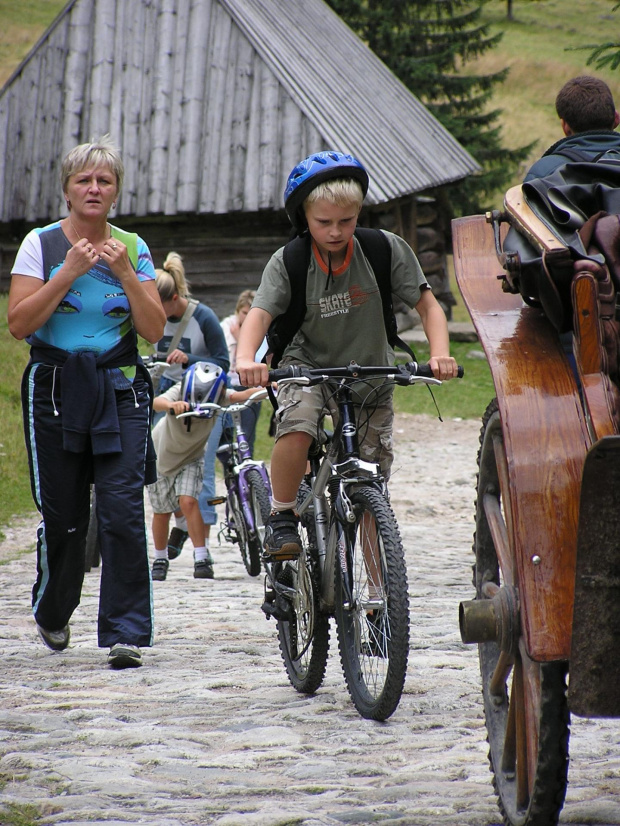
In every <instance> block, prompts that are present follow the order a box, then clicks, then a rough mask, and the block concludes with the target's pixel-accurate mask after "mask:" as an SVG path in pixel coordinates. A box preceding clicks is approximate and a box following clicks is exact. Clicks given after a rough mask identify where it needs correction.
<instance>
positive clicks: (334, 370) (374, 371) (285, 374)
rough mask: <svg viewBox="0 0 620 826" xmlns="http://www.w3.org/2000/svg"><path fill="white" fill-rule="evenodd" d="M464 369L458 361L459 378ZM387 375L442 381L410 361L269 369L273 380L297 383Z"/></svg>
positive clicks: (398, 380)
mask: <svg viewBox="0 0 620 826" xmlns="http://www.w3.org/2000/svg"><path fill="white" fill-rule="evenodd" d="M464 373H465V371H464V370H463V367H462V366H461V365H459V368H458V373H457V378H459V379H462V378H463V375H464ZM369 378H387V379H391V380H392V381H394V383H395V384H401V385H409V384H416V383H420V382H421V383H423V384H441V383H442V382H441V381H440V380H439V379H436V378H434V376H433V371H432V370H431V368H430V367H429V365H428V364H418V362H416V361H410V362H408V363H407V364H397V365H394V366H393V367H386V366H380V367H372V366H369V367H366V366H365V367H362V366H360V365H359V364H355V362H352V363H351V364H347V365H346V366H345V367H325V368H310V367H302V366H301V365H297V364H291V365H289V366H288V367H279V368H278V369H277V370H270V371H269V381H270V382H294V383H296V384H306V385H314V384H321V383H322V382H324V381H328V380H329V379H369Z"/></svg>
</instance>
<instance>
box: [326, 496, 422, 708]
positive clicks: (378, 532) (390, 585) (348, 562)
mask: <svg viewBox="0 0 620 826" xmlns="http://www.w3.org/2000/svg"><path fill="white" fill-rule="evenodd" d="M350 499H351V504H352V505H353V510H354V512H355V522H354V523H353V524H352V525H351V526H348V527H346V528H345V529H344V531H343V534H342V539H343V540H344V551H345V553H344V558H343V555H342V554H341V555H340V561H339V562H338V563H337V565H336V606H335V609H336V623H337V627H338V646H339V649H340V660H341V663H342V670H343V672H344V677H345V680H346V683H347V688H348V690H349V694H350V695H351V699H352V700H353V703H354V705H355V708H356V709H357V710H358V711H359V713H360V714H361V715H362V717H366V718H368V719H370V720H386V719H387V718H388V717H389V716H390V715H391V714H393V713H394V711H395V710H396V708H397V706H398V703H399V702H400V697H401V694H402V691H403V686H404V684H405V675H406V672H407V657H408V653H409V596H408V588H407V571H406V567H405V557H404V553H403V546H402V543H401V539H400V533H399V530H398V524H397V522H396V517H395V516H394V513H393V511H392V509H391V508H390V506H389V504H388V502H387V501H386V499H385V496H384V495H383V494H382V493H381V491H379V490H377V489H376V488H371V487H361V488H358V489H357V490H356V491H354V492H353V493H352V494H351V497H350Z"/></svg>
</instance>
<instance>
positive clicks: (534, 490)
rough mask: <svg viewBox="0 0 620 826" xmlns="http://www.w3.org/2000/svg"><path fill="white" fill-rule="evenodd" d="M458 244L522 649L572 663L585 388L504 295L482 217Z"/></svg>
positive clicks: (542, 326)
mask: <svg viewBox="0 0 620 826" xmlns="http://www.w3.org/2000/svg"><path fill="white" fill-rule="evenodd" d="M453 238H454V263H455V270H456V276H457V282H458V285H459V288H460V290H461V293H462V295H463V298H464V301H465V303H466V305H467V307H468V309H469V311H470V314H471V316H472V320H473V323H474V325H475V327H476V330H477V333H478V336H479V338H480V341H481V343H482V346H483V347H484V350H485V353H486V355H487V358H488V360H489V365H490V367H491V372H492V375H493V379H494V382H495V389H496V392H497V397H498V403H499V409H500V416H501V419H502V424H503V433H504V442H505V450H506V459H507V466H508V473H509V477H510V491H509V495H510V506H511V508H512V512H513V516H514V531H515V536H513V537H510V541H511V546H512V548H513V549H514V553H515V554H516V555H517V557H518V558H519V572H520V573H519V582H518V583H517V584H518V587H519V596H520V603H521V619H522V630H523V635H524V642H525V645H526V649H527V652H528V654H529V656H530V657H531V658H532V659H534V660H537V661H541V662H545V661H552V660H567V659H568V658H569V654H570V642H571V620H572V608H573V598H574V578H575V557H576V544H577V540H576V538H577V523H578V507H579V490H580V484H581V473H582V468H583V464H584V460H585V456H586V452H587V450H588V448H589V446H590V438H589V435H588V431H587V427H586V422H585V419H584V416H583V412H582V408H581V405H580V403H579V395H578V391H577V386H576V383H575V380H574V377H573V374H572V372H571V369H570V366H569V364H568V361H567V359H566V357H565V355H564V353H563V350H562V347H561V344H560V341H559V338H558V336H557V334H556V332H555V330H554V329H553V327H552V326H551V324H550V323H549V322H548V321H547V319H546V318H545V317H544V315H543V313H542V312H541V311H540V310H537V309H534V308H531V307H527V306H525V305H524V303H523V301H522V299H521V297H520V296H518V295H511V294H508V293H505V292H503V291H502V289H501V284H500V281H499V280H498V278H497V276H498V275H499V274H500V272H501V271H500V266H499V264H498V262H497V258H496V254H495V248H494V242H493V232H492V229H491V227H490V226H489V225H488V224H487V223H486V221H485V219H484V217H483V216H474V217H468V218H460V219H457V220H456V221H454V222H453ZM535 558H537V559H536V560H535Z"/></svg>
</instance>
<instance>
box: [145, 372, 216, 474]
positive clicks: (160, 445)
mask: <svg viewBox="0 0 620 826" xmlns="http://www.w3.org/2000/svg"><path fill="white" fill-rule="evenodd" d="M162 396H164V397H165V398H166V399H168V400H169V401H171V402H176V401H179V399H180V398H181V382H177V383H176V384H173V385H172V387H170V388H169V389H168V390H166V392H165V393H162ZM188 421H189V422H191V426H190V429H189V432H188V430H187V422H188ZM214 424H215V417H213V418H211V419H201V418H199V417H198V416H191V417H188V418H186V419H177V418H176V416H172V415H171V414H170V413H166V415H165V416H162V417H161V419H160V420H159V421H158V422H157V424H156V425H155V427H154V428H153V444H154V445H155V451H156V453H157V475H158V476H176V475H177V473H179V472H180V471H181V470H182V469H183V468H184V467H185V466H186V465H189V464H191V463H192V462H196V461H198V460H199V459H202V458H203V457H204V451H205V445H206V444H207V440H208V438H209V434H210V433H211V431H212V430H213V425H214Z"/></svg>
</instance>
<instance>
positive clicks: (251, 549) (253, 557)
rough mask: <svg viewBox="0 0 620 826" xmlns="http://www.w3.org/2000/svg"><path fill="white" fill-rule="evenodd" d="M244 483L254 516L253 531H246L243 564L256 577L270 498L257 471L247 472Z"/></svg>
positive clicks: (269, 509)
mask: <svg viewBox="0 0 620 826" xmlns="http://www.w3.org/2000/svg"><path fill="white" fill-rule="evenodd" d="M246 481H247V484H248V489H249V493H250V504H251V507H252V514H253V516H254V530H253V531H248V543H247V553H246V554H243V562H244V564H245V569H246V571H247V572H248V574H249V575H250V576H258V575H259V574H260V572H261V570H262V556H263V542H264V539H265V524H266V523H267V519H268V518H269V513H270V511H271V498H270V495H269V491H268V490H267V488H266V487H265V481H264V479H263V477H262V476H261V474H260V472H259V471H258V470H249V471H248V473H247V476H246Z"/></svg>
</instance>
